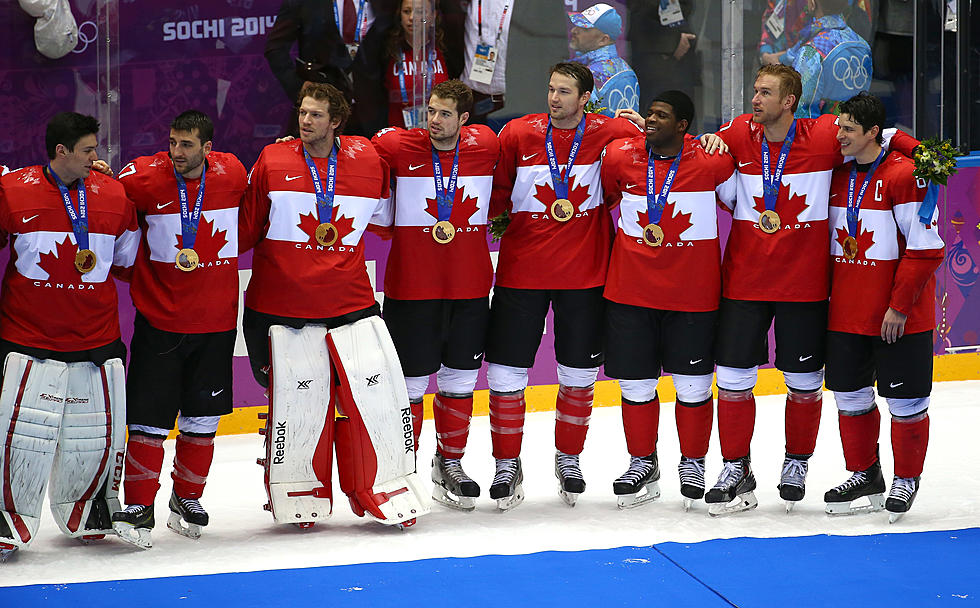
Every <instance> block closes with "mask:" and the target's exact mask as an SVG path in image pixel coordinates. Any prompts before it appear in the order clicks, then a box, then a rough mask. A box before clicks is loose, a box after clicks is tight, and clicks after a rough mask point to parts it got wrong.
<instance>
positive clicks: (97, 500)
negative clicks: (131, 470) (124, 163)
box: [0, 112, 139, 556]
mask: <svg viewBox="0 0 980 608" xmlns="http://www.w3.org/2000/svg"><path fill="white" fill-rule="evenodd" d="M98 130H99V123H98V121H97V120H95V119H94V118H92V117H91V116H84V115H82V114H76V113H74V112H63V113H60V114H57V115H56V116H54V117H53V118H52V119H51V120H50V122H48V125H47V130H46V134H45V147H46V148H47V153H48V158H49V162H48V163H47V164H46V165H35V166H30V167H25V168H23V169H20V170H18V171H14V172H12V173H8V174H6V175H4V176H3V178H0V230H2V232H3V233H4V235H9V237H10V239H11V248H10V252H11V255H10V262H9V264H8V265H7V270H6V274H5V275H4V278H3V299H2V301H0V353H2V356H3V358H4V373H3V388H2V392H0V428H2V429H3V432H4V439H3V442H4V445H5V446H6V449H5V450H3V451H2V453H0V470H2V475H0V556H6V555H9V554H10V553H12V552H13V551H14V550H16V549H17V548H18V547H22V546H27V545H28V544H29V543H30V542H31V540H32V539H33V538H34V534H35V532H36V531H37V527H38V523H39V519H40V515H41V507H42V504H43V502H44V495H45V490H46V489H47V490H48V496H49V499H50V503H51V512H52V515H54V518H55V521H56V522H57V523H58V525H59V527H60V528H61V530H62V531H63V532H64V533H65V534H68V535H69V536H71V537H75V538H81V539H84V540H88V539H95V538H102V537H103V536H104V535H106V534H112V533H113V531H112V522H111V521H110V516H111V514H112V512H113V511H115V510H117V509H118V508H119V501H118V498H117V495H118V490H119V482H120V481H121V477H122V463H123V449H124V434H125V427H124V417H125V394H124V388H123V383H124V381H125V380H124V372H123V364H122V361H123V359H125V356H126V348H125V346H124V345H123V343H122V341H121V340H120V332H119V316H118V310H117V301H116V299H117V298H116V286H115V283H114V282H113V281H112V279H111V276H110V272H112V273H125V272H127V271H128V269H129V268H131V267H132V265H133V260H134V258H135V256H136V250H137V248H138V246H139V227H138V226H137V222H136V212H135V210H134V208H133V204H132V203H131V202H130V201H129V200H128V199H127V198H126V193H125V191H124V190H123V188H122V186H121V185H119V184H118V183H117V182H116V181H114V180H112V179H111V178H109V177H107V176H105V175H102V174H100V173H97V172H93V171H92V165H93V162H94V161H95V160H96V146H97V144H98V140H97V134H98Z"/></svg>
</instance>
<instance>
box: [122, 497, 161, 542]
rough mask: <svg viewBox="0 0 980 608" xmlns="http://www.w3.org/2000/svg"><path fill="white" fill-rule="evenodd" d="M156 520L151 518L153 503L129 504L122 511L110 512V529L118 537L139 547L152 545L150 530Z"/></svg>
mask: <svg viewBox="0 0 980 608" xmlns="http://www.w3.org/2000/svg"><path fill="white" fill-rule="evenodd" d="M154 525H156V522H155V521H154V520H153V505H129V506H128V507H126V508H125V509H124V510H122V511H116V512H115V513H113V514H112V529H113V530H115V531H116V534H118V535H119V538H121V539H123V540H124V541H126V542H127V543H129V544H131V545H136V546H137V547H139V548H140V549H149V548H150V547H152V546H153V539H152V538H151V536H150V532H151V531H152V530H153V526H154Z"/></svg>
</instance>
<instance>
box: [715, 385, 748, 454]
mask: <svg viewBox="0 0 980 608" xmlns="http://www.w3.org/2000/svg"><path fill="white" fill-rule="evenodd" d="M754 429H755V395H753V394H752V389H749V390H745V391H727V390H723V389H719V390H718V439H719V440H720V442H721V456H722V458H724V459H725V460H737V459H739V458H744V457H745V456H748V455H749V446H750V445H751V444H752V431H753V430H754Z"/></svg>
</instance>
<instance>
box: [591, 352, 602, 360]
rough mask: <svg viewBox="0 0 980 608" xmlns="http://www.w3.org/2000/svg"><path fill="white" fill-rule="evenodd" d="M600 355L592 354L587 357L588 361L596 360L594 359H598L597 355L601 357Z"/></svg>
mask: <svg viewBox="0 0 980 608" xmlns="http://www.w3.org/2000/svg"><path fill="white" fill-rule="evenodd" d="M601 354H602V353H595V354H592V355H589V359H596V358H598V357H599V355H601Z"/></svg>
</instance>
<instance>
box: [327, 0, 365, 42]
mask: <svg viewBox="0 0 980 608" xmlns="http://www.w3.org/2000/svg"><path fill="white" fill-rule="evenodd" d="M365 4H367V0H361V1H360V3H359V4H358V5H357V21H356V22H355V23H356V24H357V25H355V26H354V44H360V43H361V25H363V23H364V5H365ZM333 20H334V21H336V22H337V31H338V32H340V37H341V38H343V37H344V27H343V24H341V23H340V11H338V10H337V0H334V3H333Z"/></svg>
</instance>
